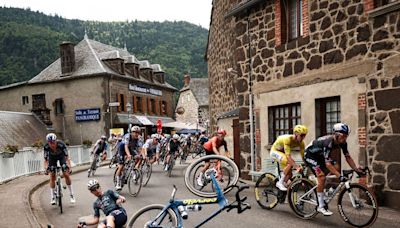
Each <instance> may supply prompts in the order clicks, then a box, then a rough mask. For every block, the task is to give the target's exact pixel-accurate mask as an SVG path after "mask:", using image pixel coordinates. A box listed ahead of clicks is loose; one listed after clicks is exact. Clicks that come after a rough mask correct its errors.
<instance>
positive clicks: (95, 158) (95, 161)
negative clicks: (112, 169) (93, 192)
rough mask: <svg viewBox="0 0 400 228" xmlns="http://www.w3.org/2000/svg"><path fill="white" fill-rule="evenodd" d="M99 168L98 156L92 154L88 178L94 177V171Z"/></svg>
mask: <svg viewBox="0 0 400 228" xmlns="http://www.w3.org/2000/svg"><path fill="white" fill-rule="evenodd" d="M99 166H100V154H96V153H94V154H93V161H92V164H91V165H90V168H89V170H88V177H90V175H92V176H94V173H95V172H96V169H97V168H98V167H99Z"/></svg>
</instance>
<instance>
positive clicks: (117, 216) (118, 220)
mask: <svg viewBox="0 0 400 228" xmlns="http://www.w3.org/2000/svg"><path fill="white" fill-rule="evenodd" d="M108 216H113V217H114V223H115V227H116V228H122V227H123V226H124V225H125V223H126V221H127V220H128V216H127V215H126V211H125V209H124V208H122V207H121V208H119V209H116V210H113V211H111V213H110V214H109V215H108ZM102 223H103V224H104V225H107V219H104V220H103V221H102Z"/></svg>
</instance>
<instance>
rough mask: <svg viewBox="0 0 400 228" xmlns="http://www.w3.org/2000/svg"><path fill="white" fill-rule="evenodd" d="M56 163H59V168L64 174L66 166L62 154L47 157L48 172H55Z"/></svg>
mask: <svg viewBox="0 0 400 228" xmlns="http://www.w3.org/2000/svg"><path fill="white" fill-rule="evenodd" d="M57 161H60V166H61V168H62V171H63V172H66V171H67V170H68V166H67V161H66V159H65V155H64V154H59V155H51V156H49V167H48V169H49V170H50V172H52V173H55V172H56V168H57Z"/></svg>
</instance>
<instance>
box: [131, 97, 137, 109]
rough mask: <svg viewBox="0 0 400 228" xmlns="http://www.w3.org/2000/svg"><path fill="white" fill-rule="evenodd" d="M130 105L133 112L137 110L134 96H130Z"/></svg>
mask: <svg viewBox="0 0 400 228" xmlns="http://www.w3.org/2000/svg"><path fill="white" fill-rule="evenodd" d="M132 107H133V113H136V112H137V108H138V107H137V104H136V96H133V97H132Z"/></svg>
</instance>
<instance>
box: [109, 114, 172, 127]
mask: <svg viewBox="0 0 400 228" xmlns="http://www.w3.org/2000/svg"><path fill="white" fill-rule="evenodd" d="M129 118H130V119H131V122H129V119H128V114H125V113H117V114H116V117H115V120H114V122H115V123H116V124H129V123H132V124H133V125H145V126H155V125H157V120H161V122H162V125H163V127H164V124H166V123H171V122H174V121H175V120H174V119H172V118H171V117H166V116H140V115H132V114H130V115H129Z"/></svg>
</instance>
